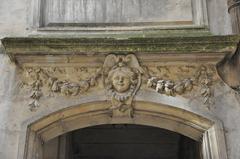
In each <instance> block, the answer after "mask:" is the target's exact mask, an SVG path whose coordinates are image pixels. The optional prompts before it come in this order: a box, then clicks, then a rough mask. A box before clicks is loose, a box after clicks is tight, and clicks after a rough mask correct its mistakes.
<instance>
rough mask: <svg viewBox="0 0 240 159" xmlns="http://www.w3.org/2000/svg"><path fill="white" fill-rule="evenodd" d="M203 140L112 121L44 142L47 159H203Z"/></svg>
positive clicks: (45, 158)
mask: <svg viewBox="0 0 240 159" xmlns="http://www.w3.org/2000/svg"><path fill="white" fill-rule="evenodd" d="M200 152H201V142H198V141H195V140H193V139H190V138H188V137H185V136H183V135H180V134H178V133H175V132H172V131H168V130H165V129H161V128H156V127H150V126H142V125H132V124H108V125H98V126H91V127H87V128H82V129H79V130H75V131H72V132H68V133H66V134H63V135H61V136H58V137H56V138H54V139H51V140H50V141H48V142H46V143H44V147H43V156H44V157H43V158H44V159H132V158H138V159H150V158H151V159H159V158H160V159H201V153H200Z"/></svg>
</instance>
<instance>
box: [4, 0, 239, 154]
mask: <svg viewBox="0 0 240 159" xmlns="http://www.w3.org/2000/svg"><path fill="white" fill-rule="evenodd" d="M28 2H29V1H28ZM208 4H209V7H208V10H209V19H210V30H211V32H212V33H213V34H231V26H230V21H229V17H228V14H227V12H225V11H226V10H227V8H226V6H225V4H226V3H225V1H223V0H221V3H220V2H219V1H217V0H211V1H208ZM28 7H29V6H28V5H27V2H26V1H25V0H11V1H9V0H3V1H1V5H0V38H3V37H6V36H8V37H9V36H14V37H15V36H28V35H29V34H30V33H31V31H32V30H29V31H28V30H27V28H31V26H29V25H30V24H29V23H28V21H27V19H28V18H29V17H28V16H27V15H28V14H27V11H28V10H29V8H28ZM74 34H75V33H74ZM47 35H48V36H50V34H47ZM152 35H154V34H152ZM165 35H166V33H165ZM0 48H1V49H0V68H1V69H0V101H1V102H0V141H1V144H0V158H3V159H23V153H24V148H25V140H26V131H27V126H28V124H30V123H32V122H34V121H36V120H37V119H40V118H42V117H43V116H47V115H49V114H50V113H52V112H56V111H57V110H60V109H63V108H67V107H69V106H73V105H77V104H79V103H85V102H91V101H94V100H96V101H104V100H106V97H105V96H104V93H103V92H102V91H99V92H92V94H88V95H87V96H82V97H81V98H71V99H69V98H65V97H64V98H63V97H56V98H52V99H49V100H47V101H44V100H43V101H42V105H43V106H41V107H40V108H39V109H38V111H37V112H31V111H29V107H28V106H27V105H28V103H29V101H28V99H29V94H20V93H19V90H20V88H21V87H19V86H20V85H19V84H20V83H19V79H20V78H19V75H20V73H19V72H21V70H20V69H21V68H20V67H19V66H18V65H16V64H15V63H13V62H11V61H10V60H9V57H8V56H7V55H6V54H5V51H4V50H3V49H2V46H0ZM214 92H215V99H214V100H215V104H214V105H212V107H211V109H210V110H209V109H208V108H207V107H206V106H205V105H204V104H203V103H202V99H201V98H197V97H196V96H194V95H192V96H191V97H190V98H185V97H181V96H177V97H169V96H166V95H162V94H158V93H155V92H154V91H150V92H144V91H139V93H138V94H137V96H136V99H137V100H140V101H141V100H148V101H151V102H152V101H155V102H156V103H165V104H169V105H172V106H175V107H178V108H182V109H185V110H189V111H191V112H194V113H197V114H199V115H202V116H204V117H209V118H217V119H219V120H220V121H222V122H223V126H224V129H225V132H226V134H225V135H226V143H227V150H228V157H229V159H237V158H240V140H239V134H240V124H239V122H240V116H239V114H240V97H239V94H236V93H235V92H234V91H233V90H231V89H230V88H229V87H228V86H227V85H225V84H223V83H221V82H220V83H219V84H217V85H215V86H214ZM146 93H147V95H146Z"/></svg>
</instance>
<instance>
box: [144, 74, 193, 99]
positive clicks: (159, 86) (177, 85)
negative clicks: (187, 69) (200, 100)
mask: <svg viewBox="0 0 240 159" xmlns="http://www.w3.org/2000/svg"><path fill="white" fill-rule="evenodd" d="M147 86H148V87H149V88H153V89H155V90H156V92H158V93H161V94H166V95H168V96H175V95H177V94H178V95H181V94H183V93H184V92H186V91H191V90H192V88H193V80H192V79H185V80H182V81H179V82H174V81H171V80H162V79H160V78H157V77H151V78H150V79H148V82H147Z"/></svg>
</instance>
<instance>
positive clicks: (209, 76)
mask: <svg viewBox="0 0 240 159" xmlns="http://www.w3.org/2000/svg"><path fill="white" fill-rule="evenodd" d="M23 70H24V71H23V74H22V77H23V80H22V81H23V82H22V84H23V86H25V88H27V89H28V90H30V91H31V94H30V99H31V101H30V103H29V108H30V110H31V111H36V110H37V108H38V107H39V106H40V103H41V102H40V101H41V99H42V97H47V98H48V97H49V98H51V97H55V96H69V97H78V96H80V95H82V94H85V95H86V93H88V92H89V93H90V92H91V90H94V89H98V90H101V89H104V90H105V94H106V97H107V99H108V100H109V101H110V103H111V106H110V107H109V112H110V115H111V116H112V117H133V114H134V102H133V101H134V97H135V95H136V94H137V92H138V90H139V89H140V88H141V87H142V85H144V87H143V89H149V90H154V91H156V92H157V93H159V94H163V95H167V96H173V97H174V96H179V95H181V96H184V95H186V94H188V92H189V93H190V92H192V91H193V90H194V88H197V89H195V90H197V92H198V94H199V95H200V96H201V97H202V98H203V103H204V104H206V105H207V106H208V108H210V105H212V104H213V100H212V99H213V95H214V94H213V90H212V89H211V87H212V85H213V82H214V80H216V79H215V72H216V71H215V68H214V67H212V66H211V67H210V66H205V65H194V66H193V65H192V66H191V65H187V66H181V67H180V66H177V65H176V66H164V65H161V66H154V67H148V66H141V65H140V63H139V61H138V59H137V57H136V56H135V55H134V54H127V55H115V54H110V55H108V56H106V58H105V61H104V63H103V65H102V66H101V67H91V68H87V67H76V66H74V67H57V66H55V67H54V66H32V67H25V68H24V69H23ZM170 70H172V71H170ZM173 70H175V72H176V70H179V72H180V74H179V73H178V74H177V73H174V71H173ZM152 72H155V73H152ZM156 72H157V73H156ZM184 73H186V75H185V76H183V74H184ZM179 76H180V77H179ZM175 77H179V78H175ZM183 77H184V78H183ZM185 77H186V78H185ZM179 79H180V80H179Z"/></svg>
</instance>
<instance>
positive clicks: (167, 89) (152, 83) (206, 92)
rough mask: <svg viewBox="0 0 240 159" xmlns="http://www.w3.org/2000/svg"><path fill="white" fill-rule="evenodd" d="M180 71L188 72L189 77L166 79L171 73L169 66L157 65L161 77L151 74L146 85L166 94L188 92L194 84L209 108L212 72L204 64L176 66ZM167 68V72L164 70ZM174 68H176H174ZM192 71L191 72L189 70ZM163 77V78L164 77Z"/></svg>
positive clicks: (211, 95)
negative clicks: (175, 79)
mask: <svg viewBox="0 0 240 159" xmlns="http://www.w3.org/2000/svg"><path fill="white" fill-rule="evenodd" d="M178 69H179V72H180V73H183V74H184V73H186V72H187V73H189V72H190V74H189V78H185V79H183V80H177V81H176V82H175V81H173V80H166V78H170V76H174V75H172V74H171V69H170V68H167V69H166V68H165V66H164V67H163V66H161V67H159V66H158V67H157V70H158V71H159V73H160V74H161V75H163V77H162V78H160V77H155V76H151V77H150V78H149V79H148V81H147V87H148V88H152V89H154V90H155V91H156V92H158V93H161V94H166V95H168V96H176V95H183V94H184V93H187V92H190V91H192V90H193V88H194V86H196V87H198V88H199V89H198V90H199V93H200V95H201V96H202V97H203V98H204V104H206V105H207V106H208V108H209V105H211V104H213V100H212V97H213V91H212V90H211V86H212V83H213V80H214V79H213V73H212V72H211V71H209V70H208V68H207V67H206V66H203V65H201V66H199V67H195V66H184V67H183V66H182V67H178ZM166 70H167V72H166ZM174 70H176V68H174ZM190 70H191V71H193V72H191V71H190ZM164 78H165V79H164Z"/></svg>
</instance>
